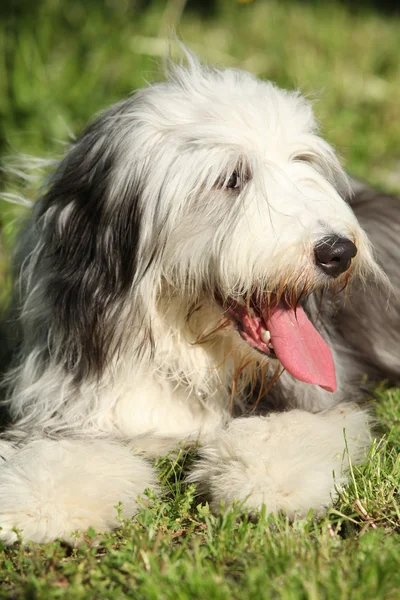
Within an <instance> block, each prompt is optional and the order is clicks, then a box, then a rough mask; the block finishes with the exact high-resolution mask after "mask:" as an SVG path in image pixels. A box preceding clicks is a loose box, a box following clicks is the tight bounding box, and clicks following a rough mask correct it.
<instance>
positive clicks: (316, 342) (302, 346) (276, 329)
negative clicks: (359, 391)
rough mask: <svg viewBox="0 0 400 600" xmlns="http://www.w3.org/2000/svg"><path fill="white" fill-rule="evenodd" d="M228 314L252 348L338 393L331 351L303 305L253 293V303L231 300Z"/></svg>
mask: <svg viewBox="0 0 400 600" xmlns="http://www.w3.org/2000/svg"><path fill="white" fill-rule="evenodd" d="M226 311H227V313H228V314H229V316H230V317H231V319H232V320H233V322H234V323H235V325H236V328H237V330H238V332H239V334H240V336H241V337H242V338H243V340H245V342H247V343H248V344H249V345H250V346H251V347H253V348H255V349H256V350H258V351H259V352H261V353H263V354H265V355H267V356H268V357H270V358H277V359H278V360H279V361H280V362H281V364H282V366H283V367H284V368H285V369H286V370H287V371H288V372H289V373H290V374H291V375H293V377H295V378H296V379H299V380H300V381H304V382H305V383H312V384H315V385H319V386H320V387H322V388H324V389H326V390H328V391H330V392H334V391H335V390H336V374H335V366H334V362H333V358H332V354H331V350H330V348H329V346H328V344H327V343H326V342H325V340H324V339H323V338H322V337H321V335H320V334H319V333H318V331H317V330H316V329H315V327H314V325H313V324H312V323H311V321H310V320H309V319H308V317H307V315H306V314H305V312H304V309H303V308H302V307H301V305H300V304H297V305H296V306H295V307H292V306H291V305H290V304H289V302H288V301H287V300H286V299H285V298H284V297H281V298H280V299H279V300H278V299H277V298H276V297H274V296H272V297H271V295H270V294H268V295H267V296H262V297H260V296H259V295H256V294H253V296H252V297H251V300H250V303H249V304H244V303H242V302H241V301H237V300H234V299H232V298H230V299H229V301H228V303H227V306H226Z"/></svg>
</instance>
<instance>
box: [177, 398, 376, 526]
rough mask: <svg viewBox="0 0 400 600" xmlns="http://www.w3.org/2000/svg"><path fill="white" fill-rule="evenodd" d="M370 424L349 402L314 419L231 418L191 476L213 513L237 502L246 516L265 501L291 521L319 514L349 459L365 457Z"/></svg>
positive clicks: (301, 415)
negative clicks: (197, 483) (246, 510)
mask: <svg viewBox="0 0 400 600" xmlns="http://www.w3.org/2000/svg"><path fill="white" fill-rule="evenodd" d="M368 420H369V419H368V415H367V414H366V413H365V412H363V411H361V410H360V409H358V408H357V407H356V406H354V405H351V404H341V405H338V406H336V407H335V408H333V409H329V410H325V411H323V412H320V413H318V414H311V413H308V412H305V411H302V410H291V411H288V412H284V413H273V414H270V415H269V416H267V417H248V418H240V419H234V420H233V421H231V422H230V424H229V426H228V427H227V428H226V429H225V430H224V431H223V432H221V433H220V435H219V436H218V437H216V438H215V439H214V441H213V442H212V443H211V444H209V445H207V446H205V447H203V448H202V450H201V455H202V458H201V460H200V461H199V462H198V463H197V465H195V467H194V470H193V472H192V474H191V475H190V477H189V479H190V481H192V482H199V483H200V485H201V488H202V489H203V491H204V492H205V493H206V494H208V495H209V496H210V497H211V505H212V507H213V508H214V509H215V510H218V509H219V507H220V505H221V503H223V504H224V505H225V506H229V505H231V504H232V503H233V502H234V501H235V500H237V501H239V502H241V503H242V504H243V506H244V507H245V508H247V509H249V510H250V511H254V510H257V509H259V508H261V506H262V505H263V504H265V505H266V508H267V511H268V512H270V513H276V512H279V511H282V512H284V513H285V514H287V515H288V516H289V517H291V518H293V517H294V516H296V515H298V516H301V515H305V514H306V513H307V512H308V510H309V509H310V508H313V509H314V510H315V511H316V513H320V512H322V511H323V510H325V509H326V507H327V506H328V505H329V503H330V502H331V499H332V496H334V495H335V492H336V488H337V486H338V485H341V484H343V483H344V482H345V481H346V474H347V472H348V467H349V459H350V460H351V461H352V463H356V462H360V461H361V460H362V459H363V458H364V457H365V453H366V450H367V448H368V446H369V443H370V433H369V425H368ZM346 441H347V443H346ZM346 447H347V450H348V454H347V451H346Z"/></svg>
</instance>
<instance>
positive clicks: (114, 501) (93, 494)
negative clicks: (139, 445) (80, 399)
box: [0, 439, 155, 545]
mask: <svg viewBox="0 0 400 600" xmlns="http://www.w3.org/2000/svg"><path fill="white" fill-rule="evenodd" d="M154 481H155V476H154V473H153V470H152V468H151V467H150V465H149V464H148V463H147V462H146V461H145V460H144V459H143V458H141V457H140V456H134V455H133V454H132V453H131V452H130V450H129V449H128V448H126V447H124V446H122V445H119V444H116V443H113V442H109V441H104V440H97V441H92V442H83V441H80V440H79V441H78V440H59V441H55V440H44V439H41V440H37V441H33V442H30V443H28V444H26V445H25V446H23V447H22V448H21V449H20V450H17V451H15V452H11V451H10V452H9V453H8V457H7V459H6V460H5V461H4V462H3V463H2V464H1V465H0V527H1V530H0V539H1V540H2V541H3V543H5V544H12V543H13V542H15V541H16V540H17V538H18V536H21V538H22V540H23V541H33V542H39V543H42V542H49V541H52V540H55V539H57V538H61V539H63V540H65V541H67V542H68V543H70V544H73V545H76V544H77V543H79V541H80V540H82V539H83V538H82V535H81V534H82V533H84V532H86V531H87V530H88V529H89V528H90V527H92V528H94V529H95V531H97V532H104V531H109V530H110V529H113V528H114V527H116V526H117V525H118V512H117V508H116V506H117V505H118V504H119V503H120V502H121V503H122V516H124V517H130V516H132V515H134V514H135V512H136V511H137V508H138V505H137V497H138V495H139V494H143V492H144V490H145V489H146V488H149V487H150V488H154V487H155V483H154ZM15 530H17V531H18V532H19V533H18V535H17V533H16V531H15Z"/></svg>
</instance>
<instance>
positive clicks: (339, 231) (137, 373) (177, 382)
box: [0, 53, 400, 544]
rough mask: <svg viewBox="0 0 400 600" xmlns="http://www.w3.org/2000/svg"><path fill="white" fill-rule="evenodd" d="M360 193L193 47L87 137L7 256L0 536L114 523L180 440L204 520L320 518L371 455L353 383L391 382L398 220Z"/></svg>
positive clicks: (285, 111)
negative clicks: (245, 515) (9, 337)
mask: <svg viewBox="0 0 400 600" xmlns="http://www.w3.org/2000/svg"><path fill="white" fill-rule="evenodd" d="M351 187H353V192H355V195H353V196H352V192H351ZM369 194H371V192H369V191H368V190H367V188H364V187H363V186H362V185H361V184H359V183H358V182H354V181H353V182H350V184H349V180H348V178H347V177H346V175H345V173H344V172H343V170H342V168H341V166H340V164H339V162H338V160H337V158H336V155H335V152H334V151H333V149H332V148H331V147H330V146H329V144H328V143H327V142H326V141H324V140H323V139H322V138H321V137H320V135H319V132H318V127H317V123H316V120H315V118H314V116H313V111H312V107H311V105H310V103H309V102H308V101H307V100H306V99H305V98H304V97H302V95H301V94H300V93H299V92H287V91H283V90H281V89H278V88H277V87H276V86H275V85H274V84H272V83H270V82H264V81H260V80H258V79H256V78H255V77H253V76H252V75H250V74H249V73H246V72H242V71H239V70H234V69H227V70H220V69H215V68H211V67H206V66H203V65H201V64H200V62H199V61H198V60H197V58H196V57H194V56H193V55H191V54H190V53H187V54H186V62H185V64H175V65H170V66H169V67H168V73H167V79H166V81H164V82H161V83H157V84H154V85H151V86H149V87H147V88H145V89H142V90H140V91H138V92H137V93H136V94H135V95H134V96H132V97H130V98H128V99H127V100H124V101H122V102H120V103H118V104H116V105H115V106H112V107H111V108H110V109H108V110H106V111H105V112H104V113H103V114H102V115H100V116H99V117H97V118H96V119H95V120H94V121H93V122H92V123H91V124H89V126H88V127H87V129H86V130H85V131H84V132H83V134H82V135H81V136H80V137H79V138H78V139H77V140H76V142H74V143H73V144H72V146H71V147H70V149H69V151H68V152H67V154H66V156H65V157H64V158H63V160H61V162H60V163H59V164H58V166H57V167H56V169H55V170H54V172H53V173H52V174H51V176H50V177H49V179H48V180H47V181H46V182H45V183H44V186H43V189H42V192H41V194H40V198H39V199H38V201H37V203H36V204H35V207H34V209H33V213H32V216H31V218H30V220H29V222H28V224H27V225H26V227H25V229H24V230H23V232H22V234H21V236H20V240H21V241H20V244H19V250H18V251H17V253H16V264H17V267H16V270H17V272H18V273H19V274H18V281H17V285H16V293H15V295H14V300H13V311H14V314H17V324H18V327H19V331H20V340H19V343H18V348H17V350H16V352H15V354H16V358H15V360H14V364H13V366H12V368H10V370H9V371H8V374H7V376H6V384H7V386H8V388H7V389H8V391H7V395H6V403H7V408H8V411H9V414H10V419H11V423H10V424H9V426H8V427H7V429H6V431H5V433H4V434H3V436H2V438H1V440H0V454H1V457H2V463H1V465H0V525H1V528H2V529H1V531H0V538H1V539H2V541H3V542H4V543H6V544H11V543H13V542H14V541H15V540H16V539H17V533H16V530H17V531H19V532H20V534H21V536H22V539H24V540H27V541H28V540H31V541H34V542H48V541H51V540H54V539H56V538H61V539H63V540H65V541H67V542H69V543H76V540H77V537H76V532H78V533H84V532H85V531H86V530H87V529H88V528H89V527H93V528H94V529H95V530H96V531H106V530H110V529H112V528H114V527H116V526H117V525H118V522H119V521H118V518H117V511H116V508H115V506H116V505H117V504H118V503H119V502H121V503H122V504H121V505H122V514H123V516H125V517H132V516H134V515H135V513H136V512H137V510H138V497H140V496H143V494H144V492H145V490H146V489H151V490H154V491H155V492H157V490H158V484H157V478H156V474H155V471H154V469H153V467H152V463H151V460H152V459H153V458H154V457H156V456H159V455H162V454H164V453H166V452H169V451H170V450H172V449H174V448H176V447H177V446H178V445H179V444H180V443H182V442H183V443H189V444H191V443H198V444H199V446H200V449H199V458H198V460H197V462H195V464H194V466H193V467H192V470H191V473H190V475H189V478H188V480H189V481H191V482H196V483H198V485H199V489H200V490H201V491H203V492H205V493H206V494H207V495H208V497H209V499H210V504H211V506H212V508H213V509H216V510H218V509H219V507H220V506H221V504H222V505H224V506H225V507H229V506H230V505H231V504H232V503H233V502H235V501H239V502H241V503H242V505H243V507H244V509H246V510H248V511H250V512H256V511H257V510H258V509H259V508H261V506H262V505H266V509H267V511H268V512H272V513H273V512H281V511H282V512H284V513H285V514H286V515H288V516H289V517H290V518H295V517H296V516H302V515H305V514H306V513H307V512H308V510H309V509H310V508H312V509H314V511H315V513H316V514H319V513H321V512H322V511H324V510H326V507H327V506H328V505H329V503H330V502H331V500H332V497H334V496H335V493H336V491H337V490H338V489H339V488H340V486H341V485H342V484H343V483H345V482H346V476H347V473H348V468H349V460H351V461H352V463H358V462H360V461H362V460H363V459H364V457H365V455H366V451H367V449H368V447H369V444H370V417H369V414H368V412H366V411H365V410H363V409H362V408H360V407H359V406H358V404H357V401H358V400H359V398H360V389H361V382H362V378H363V376H364V375H365V374H367V375H368V376H369V378H370V381H373V380H377V379H379V378H382V377H390V378H392V379H396V378H397V376H398V374H399V372H400V365H399V358H398V347H399V345H398V344H399V329H398V328H397V329H396V328H393V329H391V328H390V327H389V325H388V324H389V323H395V321H396V318H397V316H398V309H397V306H396V305H395V306H394V308H392V312H390V311H388V310H386V306H387V290H388V286H387V282H386V275H385V274H384V271H383V269H385V270H387V267H388V265H389V264H390V265H392V266H391V267H390V268H389V269H388V270H387V272H388V275H389V278H391V275H393V278H394V281H392V282H391V283H392V286H393V287H395V288H396V285H397V281H398V275H397V273H396V272H395V271H396V268H397V264H395V260H394V259H393V252H394V255H397V254H396V253H397V240H396V234H395V228H398V227H399V225H398V224H399V222H400V219H399V216H400V213H399V208H398V206H397V205H396V200H395V199H394V198H391V197H389V196H387V197H386V196H385V197H384V198H385V200H382V202H381V203H380V205H379V207H378V205H377V203H376V202H375V201H374V198H373V199H372V201H370V200H371V199H370V196H369ZM348 199H350V201H351V202H353V208H354V209H355V210H356V212H357V213H358V214H359V219H360V220H358V219H357V218H356V216H355V214H354V212H353V210H352V209H351V207H350V205H349V203H348ZM386 206H387V207H388V208H387V210H386V209H385V208H384V207H386ZM371 207H372V208H371ZM376 207H377V208H376ZM362 226H364V227H365V229H366V230H367V231H368V233H369V234H370V236H371V238H372V242H374V243H375V245H376V247H377V248H378V251H377V252H378V262H377V260H376V257H375V255H374V250H373V249H372V245H371V242H370V241H369V239H368V236H367V234H366V232H365V231H364V228H363V227H362ZM378 263H379V264H378ZM391 270H392V271H394V273H391ZM370 290H374V292H373V293H372V294H371V293H369V292H370ZM389 313H390V314H389ZM11 326H12V327H14V328H15V327H16V326H17V325H16V324H15V323H14V324H12V325H11ZM256 405H258V409H257V410H256ZM260 407H264V408H263V411H260V410H259V408H260ZM260 413H261V414H260ZM344 430H345V435H344ZM345 449H347V450H346V451H345ZM74 532H75V533H74Z"/></svg>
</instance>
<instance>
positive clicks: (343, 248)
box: [314, 235, 357, 277]
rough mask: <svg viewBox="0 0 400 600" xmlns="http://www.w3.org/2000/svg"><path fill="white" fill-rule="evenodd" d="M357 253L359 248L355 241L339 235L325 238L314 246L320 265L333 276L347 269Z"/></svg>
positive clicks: (317, 261) (316, 258)
mask: <svg viewBox="0 0 400 600" xmlns="http://www.w3.org/2000/svg"><path fill="white" fill-rule="evenodd" d="M356 254H357V248H356V246H355V245H354V244H353V242H352V241H351V240H348V239H347V238H344V237H339V236H338V235H329V236H327V237H326V238H323V239H322V240H321V241H320V242H318V244H317V245H316V246H315V248H314V255H315V260H316V263H317V265H318V267H319V268H320V269H322V271H324V273H326V274H327V275H330V276H331V277H338V276H339V275H341V274H342V273H344V272H345V271H347V269H348V268H349V267H350V263H351V259H352V258H354V257H355V255H356Z"/></svg>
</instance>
